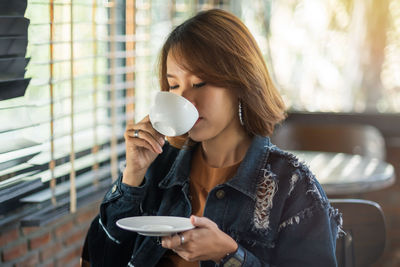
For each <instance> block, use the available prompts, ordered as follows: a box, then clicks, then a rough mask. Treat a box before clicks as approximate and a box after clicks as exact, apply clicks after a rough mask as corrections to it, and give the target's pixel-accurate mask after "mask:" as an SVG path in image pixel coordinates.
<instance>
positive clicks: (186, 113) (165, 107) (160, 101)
mask: <svg viewBox="0 0 400 267" xmlns="http://www.w3.org/2000/svg"><path fill="white" fill-rule="evenodd" d="M149 116H150V122H151V125H152V126H153V128H154V129H156V130H157V131H158V132H159V133H161V134H163V135H165V136H178V135H182V134H185V133H187V132H188V131H189V130H190V129H192V127H193V125H194V124H195V123H196V121H197V119H198V118H199V112H198V111H197V109H196V108H195V106H194V105H193V104H192V103H191V102H190V101H189V100H187V99H186V98H184V97H182V96H180V95H177V94H174V93H171V92H158V93H157V94H156V97H155V100H154V104H153V106H152V107H151V108H150V114H149Z"/></svg>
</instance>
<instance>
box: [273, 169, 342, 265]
mask: <svg viewBox="0 0 400 267" xmlns="http://www.w3.org/2000/svg"><path fill="white" fill-rule="evenodd" d="M302 176H303V177H302V179H299V181H298V182H297V184H296V185H295V187H294V189H293V191H291V192H290V194H289V197H288V198H287V200H286V201H285V206H284V212H283V213H282V217H281V221H280V224H279V227H278V229H277V231H278V240H277V242H276V247H275V253H274V261H273V262H274V264H276V265H277V266H308V267H310V266H337V263H336V256H335V250H336V239H337V236H338V231H339V230H340V227H341V215H340V214H339V213H338V211H337V210H335V209H333V208H332V207H331V206H330V204H329V201H328V199H327V197H326V195H325V193H324V191H323V190H322V187H321V186H320V184H319V183H318V181H317V180H316V179H315V177H314V175H312V174H311V172H309V171H308V170H307V172H306V173H304V172H303V175H302Z"/></svg>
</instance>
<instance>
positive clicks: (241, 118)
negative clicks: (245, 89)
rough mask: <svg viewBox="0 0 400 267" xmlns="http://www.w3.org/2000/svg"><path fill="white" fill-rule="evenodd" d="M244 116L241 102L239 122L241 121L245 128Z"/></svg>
mask: <svg viewBox="0 0 400 267" xmlns="http://www.w3.org/2000/svg"><path fill="white" fill-rule="evenodd" d="M242 114H243V109H242V101H240V100H239V121H240V124H241V125H242V126H244V121H243V115H242Z"/></svg>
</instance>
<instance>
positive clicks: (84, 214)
mask: <svg viewBox="0 0 400 267" xmlns="http://www.w3.org/2000/svg"><path fill="white" fill-rule="evenodd" d="M98 207H99V202H98V203H95V204H91V205H88V206H86V207H83V208H81V209H79V210H78V211H77V212H76V213H75V214H69V215H66V216H63V217H62V218H60V219H58V220H57V221H55V222H53V223H50V224H48V225H45V226H41V227H22V228H21V227H18V226H17V225H16V226H8V227H5V229H1V230H0V256H1V258H0V266H4V267H6V266H13V267H14V266H15V267H17V266H24V267H25V266H46V267H51V266H62V267H70V266H80V265H79V261H80V255H81V251H82V246H83V242H84V238H85V236H86V232H87V230H88V228H89V225H90V223H91V220H92V219H93V218H94V217H95V216H96V214H97V213H98V210H99V209H98Z"/></svg>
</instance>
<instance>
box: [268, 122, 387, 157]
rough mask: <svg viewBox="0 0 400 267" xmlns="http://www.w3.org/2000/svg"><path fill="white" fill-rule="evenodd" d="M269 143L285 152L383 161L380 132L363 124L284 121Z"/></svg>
mask: <svg viewBox="0 0 400 267" xmlns="http://www.w3.org/2000/svg"><path fill="white" fill-rule="evenodd" d="M271 141H272V143H274V144H275V145H277V146H278V147H281V148H283V149H287V150H312V151H326V152H343V153H348V154H359V155H363V156H369V157H373V158H378V159H381V160H384V159H385V155H386V148H385V141H384V138H383V136H382V134H381V133H380V131H379V130H378V129H377V128H375V127H373V126H371V125H365V124H358V125H357V124H339V123H326V124H325V123H324V124H322V123H318V124H317V123H314V124H309V123H307V124H305V123H302V124H300V123H296V122H285V123H283V124H281V125H280V126H278V127H277V128H276V129H275V133H274V134H273V135H272V136H271Z"/></svg>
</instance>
